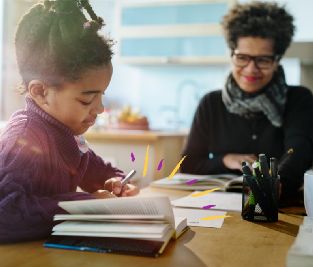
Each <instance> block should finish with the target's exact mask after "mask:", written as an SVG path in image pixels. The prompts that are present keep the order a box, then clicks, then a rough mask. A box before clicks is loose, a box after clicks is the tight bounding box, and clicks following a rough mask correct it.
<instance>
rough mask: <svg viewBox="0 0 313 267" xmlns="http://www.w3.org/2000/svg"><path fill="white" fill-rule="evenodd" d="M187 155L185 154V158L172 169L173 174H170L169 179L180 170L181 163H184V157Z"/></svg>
mask: <svg viewBox="0 0 313 267" xmlns="http://www.w3.org/2000/svg"><path fill="white" fill-rule="evenodd" d="M186 157H187V156H183V158H182V159H181V160H180V161H179V162H178V163H177V165H176V166H175V168H174V169H173V170H172V172H171V174H170V175H169V176H168V179H172V178H173V176H174V175H175V173H176V172H177V171H178V170H179V167H180V165H181V164H182V162H183V161H184V159H185V158H186Z"/></svg>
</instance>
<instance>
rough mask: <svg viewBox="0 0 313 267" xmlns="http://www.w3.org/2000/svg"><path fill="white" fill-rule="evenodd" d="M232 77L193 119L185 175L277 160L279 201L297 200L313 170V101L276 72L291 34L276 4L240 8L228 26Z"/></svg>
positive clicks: (289, 24) (227, 21) (289, 23)
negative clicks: (263, 157)
mask: <svg viewBox="0 0 313 267" xmlns="http://www.w3.org/2000/svg"><path fill="white" fill-rule="evenodd" d="M222 25H223V29H224V33H225V36H226V40H227V43H228V46H229V48H230V50H231V61H232V71H231V73H230V75H229V76H228V78H227V80H226V84H225V87H224V88H223V89H222V90H219V91H213V92H210V93H208V94H206V95H205V96H204V97H203V99H202V100H201V102H200V104H199V106H198V109H197V111H196V114H195V117H194V120H193V124H192V127H191V131H190V135H189V138H188V142H187V145H186V148H185V150H184V154H185V155H187V157H186V159H185V161H184V162H183V164H182V172H187V173H194V174H209V173H225V172H239V171H240V169H241V162H242V161H248V162H253V161H254V160H255V159H256V157H257V155H258V154H259V153H265V154H266V155H267V156H268V157H276V158H278V159H280V158H281V157H282V155H283V154H284V153H285V152H286V151H287V150H288V149H290V148H293V150H294V153H293V155H292V157H291V158H290V160H289V162H288V164H285V165H284V166H283V167H282V168H281V169H280V176H281V184H282V194H281V200H282V201H285V200H290V199H292V198H293V197H296V196H297V194H298V191H299V187H300V186H301V185H302V183H303V174H304V172H305V170H307V169H308V168H309V167H310V166H311V165H312V154H313V134H312V132H313V130H312V128H313V98H312V94H311V92H310V91H309V90H308V89H306V88H304V87H301V86H288V85H287V84H286V82H285V76H284V71H283V68H282V66H281V65H280V64H279V62H280V59H281V58H282V56H283V55H284V53H285V51H286V49H287V48H288V46H289V45H290V42H291V39H292V36H293V34H294V28H295V27H294V25H293V17H292V16H291V15H290V14H289V13H288V12H287V11H286V10H285V9H284V8H283V7H280V6H278V5H277V4H275V3H263V2H252V3H248V4H238V5H236V6H235V7H234V8H233V9H231V10H230V12H229V13H228V14H227V15H226V16H225V17H224V18H223V22H222Z"/></svg>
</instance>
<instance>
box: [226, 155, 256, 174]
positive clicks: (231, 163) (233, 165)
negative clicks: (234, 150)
mask: <svg viewBox="0 0 313 267" xmlns="http://www.w3.org/2000/svg"><path fill="white" fill-rule="evenodd" d="M255 160H257V157H256V156H255V155H253V154H226V155H225V156H224V157H223V163H224V165H225V167H227V168H228V169H231V170H241V167H242V165H241V163H242V162H243V161H247V162H248V163H249V164H252V163H253V162H254V161H255Z"/></svg>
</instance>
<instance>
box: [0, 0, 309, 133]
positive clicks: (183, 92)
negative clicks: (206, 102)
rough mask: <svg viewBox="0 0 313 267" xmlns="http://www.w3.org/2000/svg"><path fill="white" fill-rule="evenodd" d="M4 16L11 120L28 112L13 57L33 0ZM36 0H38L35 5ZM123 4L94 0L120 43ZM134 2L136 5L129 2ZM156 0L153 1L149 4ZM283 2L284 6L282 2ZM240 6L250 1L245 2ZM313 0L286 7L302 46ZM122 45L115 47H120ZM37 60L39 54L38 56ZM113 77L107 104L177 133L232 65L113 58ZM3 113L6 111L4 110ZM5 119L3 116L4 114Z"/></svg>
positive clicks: (291, 68)
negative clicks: (23, 109) (20, 112)
mask: <svg viewBox="0 0 313 267" xmlns="http://www.w3.org/2000/svg"><path fill="white" fill-rule="evenodd" d="M3 1H4V2H5V5H6V6H5V8H7V9H6V11H5V16H4V23H3V24H4V29H5V31H4V36H3V38H4V42H5V43H4V48H3V55H5V58H4V60H3V64H4V69H3V82H2V89H3V93H4V97H5V98H6V101H5V102H4V103H1V104H0V105H1V109H3V110H5V112H3V113H2V117H0V118H2V119H8V118H9V116H10V115H11V113H12V112H13V111H15V110H16V109H18V108H21V107H23V97H21V96H18V94H17V93H16V87H17V85H18V84H19V81H20V77H19V75H18V73H17V69H16V64H15V53H14V45H13V43H14V42H13V39H14V33H15V25H16V23H17V21H18V19H19V18H20V16H21V15H22V14H23V13H24V12H25V10H26V9H27V8H28V7H29V6H30V5H31V1H30V0H27V1H26V0H3ZM33 1H35V0H33ZM118 1H119V0H91V3H92V5H93V6H94V8H95V10H96V12H97V13H98V14H99V15H101V16H102V17H103V18H104V19H105V21H106V22H107V26H106V27H105V30H106V31H107V32H108V33H110V35H111V37H112V38H114V39H115V40H118V39H117V36H118V28H117V21H116V18H117V14H116V13H117V8H116V7H117V3H118ZM127 1H134V0H127ZM144 1H147V2H149V1H151V0H144ZM277 1H278V2H282V3H283V2H285V1H280V0H277ZM240 2H247V1H244V0H241V1H240ZM312 5H313V2H312V1H311V0H297V1H295V0H289V1H287V7H288V8H289V10H291V11H292V13H293V14H294V15H295V17H296V24H297V29H298V30H297V32H296V38H295V40H297V41H303V40H305V41H312V40H313V31H311V29H310V27H306V26H307V25H312V22H313V16H311V14H310V13H309V12H310V11H311V10H312V8H309V7H312ZM118 45H119V44H118V43H117V44H116V46H115V47H116V48H118ZM34 55H35V54H34ZM113 64H114V74H113V78H112V83H111V85H110V87H109V89H108V91H107V94H106V97H105V99H106V100H105V103H106V104H107V105H108V106H111V107H113V108H114V107H120V106H123V105H126V104H131V105H132V106H134V107H138V108H140V109H141V110H142V112H143V113H145V114H146V115H148V116H149V119H150V121H151V123H152V126H154V127H163V128H175V127H177V126H182V127H186V126H189V124H190V121H191V119H192V116H193V112H194V110H195V108H196V105H197V103H198V101H199V98H200V97H201V96H202V95H203V94H205V93H206V92H207V91H210V90H214V89H217V88H221V87H222V86H223V83H224V80H225V75H227V73H228V71H229V67H228V66H223V65H219V66H202V67H190V66H189V67H188V66H168V65H163V66H133V65H123V64H120V63H119V62H118V60H117V57H114V60H113ZM283 64H284V66H286V72H287V75H286V76H287V81H288V82H289V83H290V84H297V83H299V81H300V68H299V65H300V64H299V62H298V61H297V60H287V61H284V62H283ZM0 113H1V110H0ZM0 116H1V114H0Z"/></svg>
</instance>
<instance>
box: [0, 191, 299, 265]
mask: <svg viewBox="0 0 313 267" xmlns="http://www.w3.org/2000/svg"><path fill="white" fill-rule="evenodd" d="M187 193H188V192H184V191H176V190H160V189H155V188H146V189H144V190H142V193H141V194H142V195H149V196H152V195H168V196H170V198H171V199H175V198H177V197H181V196H184V195H186V194H187ZM228 215H231V216H232V217H230V218H226V219H225V221H224V224H223V226H222V228H221V229H215V228H200V227H199V228H198V227H191V229H190V230H188V231H187V232H186V233H185V234H184V235H183V236H181V237H180V238H179V239H178V240H177V241H173V242H171V243H170V244H169V245H168V246H167V248H166V249H165V252H164V253H163V254H162V255H161V256H160V257H158V258H146V257H138V256H126V255H117V254H100V253H93V252H78V251H69V250H58V249H48V248H43V246H42V243H43V241H35V242H27V243H20V244H10V245H1V246H0V266H1V267H7V266H12V267H13V266H14V267H15V266H29V267H50V266H51V267H52V266H53V267H63V266H64V267H65V266H66V267H78V266H88V267H89V266H99V267H100V266H101V267H103V266H108V267H114V266H123V267H131V266H136V267H140V266H143V267H146V266H148V267H153V266H162V267H166V266H171V267H176V266H177V267H184V266H191V267H202V266H214V267H219V266H223V267H224V266H240V267H242V266H246V267H248V266H253V267H254V266H266V267H270V266H275V267H279V266H285V263H286V255H287V251H288V249H289V247H290V246H291V244H292V242H293V241H294V239H295V236H296V235H297V232H298V226H299V224H301V223H302V220H303V217H302V216H300V215H292V214H279V221H278V222H277V223H252V222H248V221H244V220H242V219H241V217H240V214H239V213H236V212H229V213H228Z"/></svg>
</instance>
